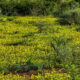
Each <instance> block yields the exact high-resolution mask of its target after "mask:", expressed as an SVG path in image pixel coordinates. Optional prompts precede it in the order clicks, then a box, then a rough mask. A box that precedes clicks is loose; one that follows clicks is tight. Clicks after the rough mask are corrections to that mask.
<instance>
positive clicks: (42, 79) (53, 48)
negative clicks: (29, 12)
mask: <svg viewBox="0 0 80 80" xmlns="http://www.w3.org/2000/svg"><path fill="white" fill-rule="evenodd" d="M57 21H58V18H53V17H51V16H48V17H46V16H44V17H35V16H24V17H20V16H15V17H13V16H12V17H6V16H5V17H1V18H0V80H28V77H27V75H26V76H25V75H24V76H20V75H19V74H20V73H26V72H29V71H33V70H34V71H36V72H37V71H38V72H39V74H36V75H32V76H31V77H29V78H31V80H80V78H79V77H78V74H76V71H77V70H75V69H76V67H77V69H78V71H77V72H78V73H79V72H80V25H65V26H62V25H60V24H59V23H58V22H57ZM54 68H59V69H63V70H62V71H60V72H58V71H56V70H55V69H54ZM73 69H74V70H73ZM43 70H46V72H45V73H44V71H43ZM48 70H49V71H48ZM64 72H65V73H64ZM70 72H71V73H70ZM15 74H16V75H15ZM72 75H75V79H73V76H72Z"/></svg>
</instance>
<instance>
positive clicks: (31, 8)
mask: <svg viewBox="0 0 80 80" xmlns="http://www.w3.org/2000/svg"><path fill="white" fill-rule="evenodd" d="M0 14H3V15H8V16H10V15H36V16H39V15H53V16H57V17H60V18H61V19H60V23H61V24H72V23H75V24H80V15H79V14H80V1H79V0H0Z"/></svg>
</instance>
